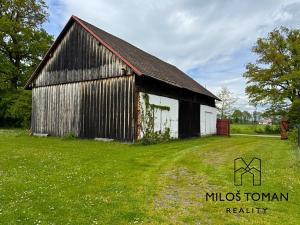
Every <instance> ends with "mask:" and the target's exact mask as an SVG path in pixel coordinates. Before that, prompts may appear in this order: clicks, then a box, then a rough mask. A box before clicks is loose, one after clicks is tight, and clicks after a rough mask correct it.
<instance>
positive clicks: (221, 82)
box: [45, 0, 300, 111]
mask: <svg viewBox="0 0 300 225" xmlns="http://www.w3.org/2000/svg"><path fill="white" fill-rule="evenodd" d="M47 3H48V6H49V10H50V19H49V23H47V24H46V26H45V28H46V29H47V31H48V32H49V33H51V34H53V35H54V36H55V37H56V36H57V35H58V34H59V32H60V31H61V30H62V28H63V26H64V25H65V23H66V22H67V20H68V19H69V17H70V16H71V15H76V16H78V17H80V18H82V19H84V20H86V21H88V22H90V23H92V24H94V25H96V26H98V27H99V28H101V29H103V30H105V31H108V32H110V33H111V34H113V35H116V36H118V37H120V38H122V39H124V40H126V41H128V42H129V43H131V44H133V45H135V46H137V47H139V48H141V49H143V50H144V51H147V52H149V53H151V54H153V55H155V56H157V57H159V58H161V59H163V60H165V61H167V62H170V63H172V64H174V65H176V66H177V67H178V68H180V69H181V70H183V71H184V72H186V73H187V74H189V75H190V76H191V77H193V78H194V79H195V80H196V81H198V82H199V83H200V84H202V85H203V86H205V87H206V88H208V89H209V90H210V91H212V92H213V93H217V92H218V91H219V90H220V88H221V86H226V87H228V88H229V89H230V91H231V92H232V93H233V94H234V95H235V96H236V97H238V98H239V100H238V102H237V104H236V107H237V108H240V109H243V110H249V111H252V110H253V108H252V107H251V106H249V104H248V100H247V96H246V95H245V91H244V90H245V83H246V82H245V79H244V78H243V77H242V74H243V72H244V70H245V64H246V63H248V62H254V61H255V55H254V54H252V53H251V47H252V46H253V45H254V44H255V41H256V39H257V38H258V37H263V36H266V34H267V33H268V32H269V31H271V30H272V29H274V28H275V27H279V26H281V25H284V26H287V27H289V28H297V29H299V26H300V0H286V1H285V0H239V1H238V0H215V1H205V0H156V1H155V0H152V1H150V0H123V1H122V0H106V1H104V0H47Z"/></svg>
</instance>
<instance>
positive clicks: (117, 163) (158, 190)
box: [0, 130, 300, 225]
mask: <svg viewBox="0 0 300 225" xmlns="http://www.w3.org/2000/svg"><path fill="white" fill-rule="evenodd" d="M240 156H242V157H244V158H245V159H247V160H248V159H251V158H252V157H254V156H256V157H259V158H261V160H262V186H256V187H253V186H251V185H250V184H249V183H248V184H247V185H245V186H243V187H236V186H234V184H233V160H234V158H236V157H240ZM246 181H247V180H246ZM237 190H239V191H240V192H241V193H243V192H259V193H261V192H271V193H273V192H276V193H280V192H283V193H286V192H288V193H289V201H288V202H286V201H282V202H276V201H275V202H261V201H258V202H253V201H251V202H246V201H241V202H234V201H233V202H222V201H218V202H213V201H206V200H205V193H206V192H209V193H211V192H222V193H227V192H236V191H237ZM226 207H267V208H268V210H269V211H268V212H267V214H261V215H260V214H228V213H226V211H225V208H226ZM0 224H1V225H2V224H22V225H23V224H63V225H66V224H78V225H79V224H80V225H83V224H112V225H115V224H228V225H229V224H231V225H234V224H272V225H273V224H280V225H281V224H293V225H294V224H300V166H299V153H298V151H297V150H295V149H293V148H292V147H291V146H290V145H289V143H288V142H286V141H281V140H279V139H278V140H277V139H274V138H265V137H231V138H224V137H206V138H195V139H189V140H177V141H172V142H169V143H165V144H157V145H151V146H142V145H137V144H135V145H130V144H122V143H118V142H111V143H104V142H96V141H93V140H66V139H62V138H55V137H49V138H38V137H30V136H28V135H27V134H26V132H25V131H22V130H0Z"/></svg>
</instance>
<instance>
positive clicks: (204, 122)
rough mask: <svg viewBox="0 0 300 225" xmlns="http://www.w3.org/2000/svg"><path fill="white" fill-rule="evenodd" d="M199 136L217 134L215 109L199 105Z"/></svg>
mask: <svg viewBox="0 0 300 225" xmlns="http://www.w3.org/2000/svg"><path fill="white" fill-rule="evenodd" d="M200 130H201V135H211V134H216V133H217V109H216V108H214V107H210V106H207V105H200Z"/></svg>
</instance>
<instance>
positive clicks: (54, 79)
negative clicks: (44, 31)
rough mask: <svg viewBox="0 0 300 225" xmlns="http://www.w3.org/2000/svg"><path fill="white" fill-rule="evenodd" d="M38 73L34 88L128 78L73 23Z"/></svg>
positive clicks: (108, 54)
mask: <svg viewBox="0 0 300 225" xmlns="http://www.w3.org/2000/svg"><path fill="white" fill-rule="evenodd" d="M51 54H52V57H51V58H50V59H49V60H48V62H47V64H46V65H45V66H44V68H43V69H42V70H41V72H40V73H39V75H38V76H37V78H36V80H34V82H33V86H34V87H41V86H47V85H55V84H63V83H70V82H78V81H86V80H97V79H102V78H108V77H117V76H122V75H124V72H123V71H122V69H125V70H126V74H132V70H131V69H130V68H129V67H128V66H127V65H126V64H125V63H123V62H122V61H121V60H120V59H119V58H118V57H116V56H115V55H114V54H113V53H112V52H110V51H109V50H108V49H107V48H105V47H104V46H103V45H101V44H100V43H99V42H98V41H97V40H96V39H95V38H94V37H92V36H91V35H90V34H89V33H87V32H86V31H84V30H83V29H82V28H81V27H80V26H79V25H78V24H77V23H74V24H73V25H72V27H71V28H70V29H69V31H68V32H67V34H66V35H65V37H64V38H63V40H62V42H61V43H60V44H59V46H58V47H57V48H56V49H55V51H54V52H52V53H51Z"/></svg>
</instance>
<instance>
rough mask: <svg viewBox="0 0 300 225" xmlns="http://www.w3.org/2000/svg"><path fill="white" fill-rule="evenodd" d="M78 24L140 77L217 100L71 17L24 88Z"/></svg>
mask: <svg viewBox="0 0 300 225" xmlns="http://www.w3.org/2000/svg"><path fill="white" fill-rule="evenodd" d="M74 22H76V23H78V24H80V25H81V26H82V27H83V28H84V29H85V30H86V31H87V32H89V33H90V34H91V35H92V36H93V37H94V38H96V39H97V40H98V41H99V42H100V43H101V44H103V45H104V46H105V47H106V48H108V49H109V50H110V51H112V52H113V53H114V54H115V55H117V56H118V57H119V58H120V59H121V60H122V61H123V62H124V63H125V64H127V65H128V66H129V67H130V68H131V69H132V70H133V71H134V72H135V73H136V74H137V75H141V76H143V75H144V76H149V77H151V78H154V79H157V80H160V81H163V82H166V83H169V84H171V85H174V86H177V87H179V88H184V89H187V90H190V91H193V92H196V93H200V94H203V95H207V96H210V97H212V98H215V99H218V100H219V98H218V97H216V96H215V95H214V94H212V93H211V92H210V91H208V90H207V89H206V88H204V87H203V86H201V85H200V84H199V83H197V82H196V81H195V80H193V79H192V78H191V77H189V76H188V75H186V74H185V73H184V72H182V71H181V70H179V69H178V68H177V67H175V66H173V65H171V64H169V63H166V62H164V61H162V60H160V59H159V58H157V57H155V56H153V55H151V54H149V53H147V52H145V51H143V50H141V49H139V48H137V47H135V46H133V45H131V44H130V43H128V42H126V41H124V40H122V39H120V38H118V37H116V36H113V35H111V34H109V33H107V32H105V31H103V30H101V29H99V28H97V27H95V26H94V25H92V24H90V23H88V22H86V21H84V20H82V19H79V18H78V17H76V16H72V17H71V18H70V20H69V21H68V23H67V24H66V26H65V27H64V29H63V31H62V32H61V33H60V35H59V36H58V38H57V39H56V41H55V42H54V44H53V45H52V46H51V48H50V49H49V51H48V52H47V53H46V56H45V57H44V59H43V60H42V62H41V63H40V64H39V66H38V67H37V69H36V70H35V71H34V73H33V74H32V76H31V77H30V79H29V80H28V82H27V83H26V85H25V88H28V86H29V85H30V83H31V82H32V81H33V80H34V79H35V77H36V76H37V75H38V73H39V71H41V69H42V68H43V66H44V65H45V63H46V61H47V60H48V59H49V55H50V52H52V51H53V50H54V49H55V48H56V47H57V46H58V44H59V42H60V40H61V39H62V38H63V36H64V34H65V33H66V31H67V30H68V29H69V27H71V25H72V24H73V23H74Z"/></svg>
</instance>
